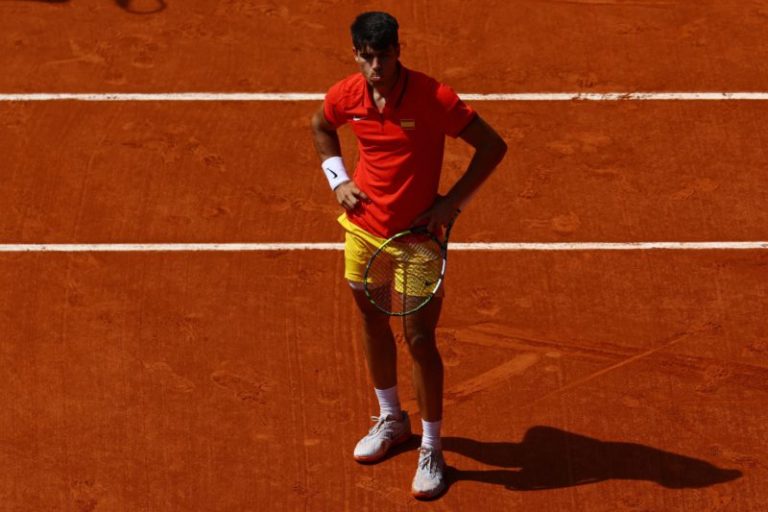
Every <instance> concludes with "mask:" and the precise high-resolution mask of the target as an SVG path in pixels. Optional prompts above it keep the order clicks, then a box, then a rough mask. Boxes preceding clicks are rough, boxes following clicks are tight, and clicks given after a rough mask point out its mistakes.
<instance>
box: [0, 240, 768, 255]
mask: <svg viewBox="0 0 768 512" xmlns="http://www.w3.org/2000/svg"><path fill="white" fill-rule="evenodd" d="M448 248H449V249H450V250H451V251H509V252H514V251H517V252H520V251H650V250H667V251H680V250H688V251H702V250H768V241H765V242H568V243H561V242H551V243H546V242H542V243H538V242H519V243H517V242H516V243H508V242H496V243H490V242H489V243H484V242H472V243H450V244H449V245H448ZM343 249H344V244H343V243H299V242H297V243H221V244H216V243H190V244H184V243H165V244H162V243H159V244H2V245H0V252H6V253H18V252H250V251H341V250H343Z"/></svg>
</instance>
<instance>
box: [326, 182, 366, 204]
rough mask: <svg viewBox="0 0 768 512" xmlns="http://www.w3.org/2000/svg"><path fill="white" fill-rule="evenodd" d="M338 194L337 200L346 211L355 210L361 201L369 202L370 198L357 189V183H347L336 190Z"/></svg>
mask: <svg viewBox="0 0 768 512" xmlns="http://www.w3.org/2000/svg"><path fill="white" fill-rule="evenodd" d="M334 192H335V193H336V200H337V201H338V202H339V204H340V205H341V206H343V207H344V208H345V209H346V210H354V209H355V208H357V206H358V205H359V204H360V201H369V199H368V196H366V195H365V193H364V192H363V191H362V190H360V189H359V188H357V185H355V182H354V181H352V180H350V181H345V182H344V183H342V184H341V185H339V186H338V187H336V189H335V190H334Z"/></svg>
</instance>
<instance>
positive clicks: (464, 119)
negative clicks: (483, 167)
mask: <svg viewBox="0 0 768 512" xmlns="http://www.w3.org/2000/svg"><path fill="white" fill-rule="evenodd" d="M323 110H324V113H325V118H326V120H327V121H328V122H329V123H330V124H331V125H332V126H333V127H334V128H339V127H340V126H342V125H343V124H345V123H352V129H353V131H354V132H355V135H356V137H357V141H358V149H359V160H358V162H357V166H356V168H355V172H354V180H355V183H356V184H357V186H358V187H359V188H360V190H362V191H363V192H365V194H366V195H367V196H368V197H369V198H370V199H371V201H370V202H364V201H361V202H360V203H359V205H358V207H357V208H355V209H354V210H353V211H347V217H348V218H349V220H350V221H351V222H353V223H354V224H356V225H358V226H360V227H361V228H363V229H365V230H366V231H368V232H369V233H372V234H374V235H378V236H380V237H384V238H387V237H390V236H392V235H394V234H395V233H398V232H400V231H403V230H405V229H408V228H409V227H411V225H412V223H413V221H414V219H415V218H416V217H417V216H418V215H420V214H422V213H424V212H425V211H426V210H427V209H429V207H430V206H432V204H433V203H434V201H435V198H436V197H437V190H438V186H439V184H440V170H441V168H442V165H443V150H444V147H445V136H446V135H449V136H451V137H458V135H459V134H460V133H461V131H462V130H463V129H464V128H466V126H467V125H468V124H469V123H470V121H472V119H474V116H475V112H474V110H472V108H470V107H468V106H467V105H465V104H464V102H463V101H461V100H460V99H459V97H458V96H457V95H456V93H455V92H454V90H453V89H451V88H450V87H448V86H447V85H443V84H441V83H439V82H437V81H436V80H435V79H433V78H430V77H428V76H427V75H425V74H423V73H419V72H417V71H412V70H409V69H406V68H405V67H404V66H400V75H399V77H398V79H397V83H396V84H395V87H394V89H393V91H392V93H390V95H389V96H388V97H387V101H386V105H385V107H384V111H383V112H379V110H378V109H377V108H376V105H375V103H374V102H373V99H372V97H371V93H370V90H369V87H368V84H367V82H366V81H365V77H363V75H362V74H361V73H356V74H354V75H351V76H348V77H347V78H345V79H343V80H341V81H340V82H338V83H336V84H335V85H333V86H332V87H331V88H330V89H329V90H328V93H327V94H326V96H325V102H324V105H323Z"/></svg>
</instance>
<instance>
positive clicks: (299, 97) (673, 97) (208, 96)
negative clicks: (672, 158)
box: [0, 91, 768, 102]
mask: <svg viewBox="0 0 768 512" xmlns="http://www.w3.org/2000/svg"><path fill="white" fill-rule="evenodd" d="M459 96H461V98H462V99H464V100H467V101H768V92H761V91H756V92H551V93H547V92H539V93H536V92H531V93H482V94H480V93H459ZM324 97H325V94H323V93H309V92H284V93H259V92H253V93H245V92H166V93H160V92H158V93H112V92H105V93H68V92H61V93H8V94H0V101H14V102H18V101H322V100H323V98H324Z"/></svg>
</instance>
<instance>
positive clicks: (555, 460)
mask: <svg viewBox="0 0 768 512" xmlns="http://www.w3.org/2000/svg"><path fill="white" fill-rule="evenodd" d="M443 448H444V450H445V451H446V452H456V453H460V454H462V455H464V456H466V457H470V458H473V459H475V460H477V461H479V462H482V463H483V464H488V465H489V466H496V467H499V468H508V469H493V470H477V471H476V470H461V469H458V468H451V469H450V470H449V472H448V481H449V484H452V483H455V482H458V481H461V480H473V481H478V482H485V483H490V484H497V485H502V486H504V487H506V488H507V489H509V490H515V491H535V490H543V489H558V488H562V487H572V486H576V485H584V484H590V483H595V482H602V481H604V480H613V479H620V480H647V481H649V482H655V483H657V484H659V485H662V486H664V487H668V488H671V489H682V488H695V487H707V486H710V485H715V484H719V483H723V482H728V481H731V480H735V479H737V478H739V477H741V476H742V473H741V471H739V470H736V469H723V468H719V467H717V466H714V465H712V464H710V463H709V462H706V461H704V460H700V459H694V458H692V457H686V456H684V455H678V454H676V453H671V452H666V451H663V450H659V449H657V448H652V447H650V446H644V445H642V444H635V443H622V442H609V441H600V440H599V439H593V438H590V437H586V436H582V435H579V434H574V433H571V432H566V431H564V430H560V429H557V428H554V427H548V426H536V427H532V428H531V429H529V430H528V432H526V434H525V436H524V437H523V440H522V442H520V443H508V442H485V441H476V440H474V439H467V438H464V437H444V438H443Z"/></svg>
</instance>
